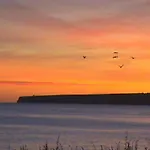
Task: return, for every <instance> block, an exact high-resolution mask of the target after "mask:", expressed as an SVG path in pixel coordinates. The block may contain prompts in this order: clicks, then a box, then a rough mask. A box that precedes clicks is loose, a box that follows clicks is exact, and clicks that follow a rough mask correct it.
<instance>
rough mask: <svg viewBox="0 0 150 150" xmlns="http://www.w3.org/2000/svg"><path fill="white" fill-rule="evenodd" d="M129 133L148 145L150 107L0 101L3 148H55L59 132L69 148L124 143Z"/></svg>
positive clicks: (129, 135) (133, 137)
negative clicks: (44, 146)
mask: <svg viewBox="0 0 150 150" xmlns="http://www.w3.org/2000/svg"><path fill="white" fill-rule="evenodd" d="M127 133H128V137H129V138H130V139H133V140H134V139H140V140H141V141H144V142H145V144H149V140H148V139H149V138H150V106H113V105H70V104H67V105H63V104H0V135H1V136H0V150H5V149H9V148H10V149H12V148H19V146H20V145H23V144H27V145H28V147H29V148H31V149H38V147H39V145H42V144H44V143H45V142H46V141H47V142H48V143H49V145H50V146H51V147H53V146H54V145H55V143H56V140H57V138H58V136H59V135H60V142H61V143H62V145H64V146H66V147H67V146H68V145H72V146H84V147H85V148H87V149H88V148H89V149H90V147H92V146H93V144H94V145H95V146H97V147H98V146H100V145H101V144H104V145H108V146H110V145H114V144H115V143H116V142H118V141H121V142H123V141H124V138H125V135H126V134H127ZM142 143H143V142H142ZM141 145H142V144H141Z"/></svg>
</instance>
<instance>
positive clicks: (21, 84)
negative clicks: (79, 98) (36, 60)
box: [0, 80, 96, 86]
mask: <svg viewBox="0 0 150 150" xmlns="http://www.w3.org/2000/svg"><path fill="white" fill-rule="evenodd" d="M0 84H6V85H20V86H30V85H32V86H33V85H39V86H40V85H58V86H64V85H65V86H66V85H68V86H86V85H96V84H92V83H91V84H90V83H88V84H86V83H74V82H38V81H10V80H5V81H0Z"/></svg>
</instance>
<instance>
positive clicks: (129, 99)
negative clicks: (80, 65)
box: [17, 93, 150, 105]
mask: <svg viewBox="0 0 150 150" xmlns="http://www.w3.org/2000/svg"><path fill="white" fill-rule="evenodd" d="M17 103H53V104H108V105H150V93H125V94H124V93H123V94H82V95H41V96H35V95H33V96H21V97H19V99H18V101H17Z"/></svg>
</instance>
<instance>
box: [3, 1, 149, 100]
mask: <svg viewBox="0 0 150 150" xmlns="http://www.w3.org/2000/svg"><path fill="white" fill-rule="evenodd" d="M149 8H150V1H149V0H42V1H41V0H0V33H1V34H0V102H16V101H17V99H18V97H19V96H25V95H50V94H83V93H89V94H92V93H129V92H130V93H132V92H150V65H149V64H150V38H149V35H150V15H149V14H150V9H149ZM114 51H117V52H118V55H119V58H118V59H113V58H112V57H113V55H114V54H113V52H114ZM83 55H85V56H86V59H83V57H82V56H83ZM131 56H134V57H135V59H134V60H133V59H131ZM122 64H124V67H123V68H119V65H122Z"/></svg>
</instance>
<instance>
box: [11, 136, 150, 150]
mask: <svg viewBox="0 0 150 150" xmlns="http://www.w3.org/2000/svg"><path fill="white" fill-rule="evenodd" d="M59 139H60V136H58V138H57V141H56V146H55V147H49V145H48V143H47V142H46V143H45V144H44V145H42V146H40V147H39V148H38V149H37V150H141V148H140V145H139V141H140V139H137V140H129V139H128V134H127V135H126V136H125V139H124V142H120V141H119V142H117V143H116V144H115V146H107V145H100V146H99V147H96V146H95V144H94V143H92V145H91V146H92V149H85V148H84V147H83V146H76V147H72V146H71V145H68V146H67V147H63V145H62V144H61V142H60V140H59ZM9 150H17V149H9ZM19 150H31V149H29V148H28V147H27V145H22V146H20V148H19ZM142 150H150V148H149V147H148V146H144V147H143V148H142Z"/></svg>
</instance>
